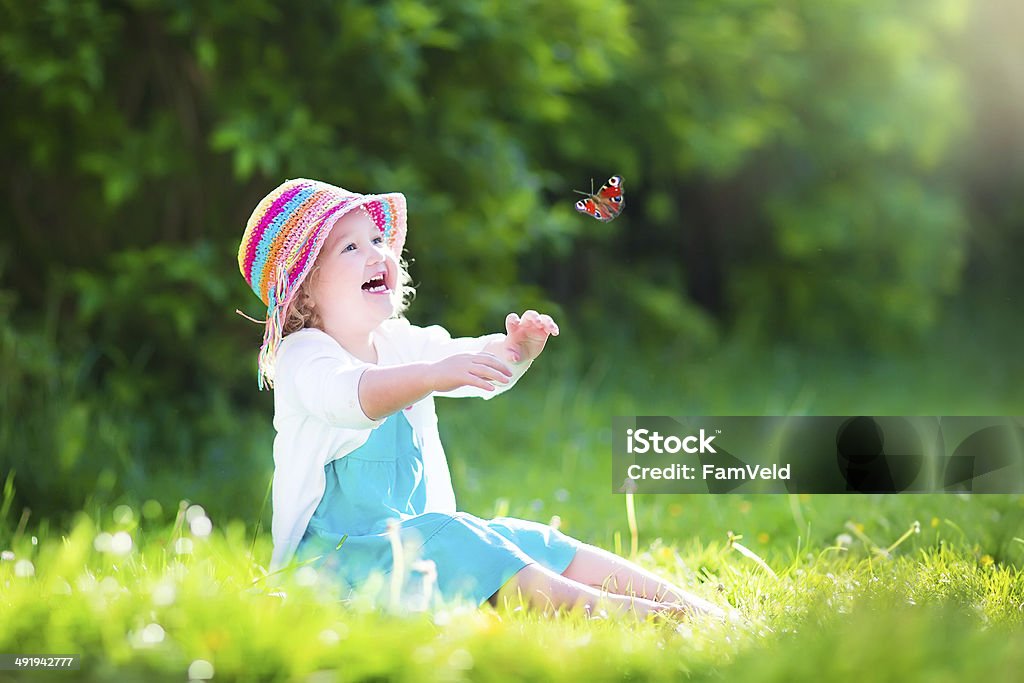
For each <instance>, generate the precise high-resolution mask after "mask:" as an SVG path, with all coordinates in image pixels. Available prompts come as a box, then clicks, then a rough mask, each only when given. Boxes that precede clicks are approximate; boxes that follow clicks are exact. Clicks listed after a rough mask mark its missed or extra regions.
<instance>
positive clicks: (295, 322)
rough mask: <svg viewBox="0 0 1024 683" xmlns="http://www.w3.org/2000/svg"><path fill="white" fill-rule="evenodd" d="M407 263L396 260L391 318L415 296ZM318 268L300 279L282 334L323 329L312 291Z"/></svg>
mask: <svg viewBox="0 0 1024 683" xmlns="http://www.w3.org/2000/svg"><path fill="white" fill-rule="evenodd" d="M408 265H409V264H408V263H406V262H405V259H400V260H399V261H398V287H397V289H398V301H397V302H396V303H395V314H394V315H393V316H392V317H393V318H401V317H402V316H403V315H404V313H405V311H406V309H407V308H409V304H410V303H412V300H413V298H414V297H415V296H416V288H415V287H413V286H412V276H411V275H409V270H408ZM319 270H320V266H319V265H314V266H313V269H312V270H310V271H309V273H308V274H307V275H306V277H305V278H304V279H303V280H302V284H301V285H299V291H298V292H296V293H295V298H293V299H292V302H291V304H289V305H288V312H287V313H286V314H285V321H284V329H283V331H282V332H283V336H287V335H289V334H291V333H292V332H298V331H299V330H302V329H305V328H307V327H315V328H316V329H318V330H322V329H324V327H323V320H322V319H321V318H320V314H319V313H318V312H317V310H316V304H315V302H314V301H313V292H312V289H313V278H315V277H316V276H317V274H318V271H319Z"/></svg>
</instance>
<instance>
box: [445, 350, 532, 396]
mask: <svg viewBox="0 0 1024 683" xmlns="http://www.w3.org/2000/svg"><path fill="white" fill-rule="evenodd" d="M428 368H429V373H430V375H429V381H430V386H431V387H433V391H442V392H443V391H452V390H454V389H458V388H459V387H465V386H470V387H479V388H480V389H484V390H486V391H494V384H493V383H492V382H501V383H502V384H508V382H509V377H511V376H512V369H511V368H510V367H509V366H508V365H506V364H505V363H504V362H503V361H501V360H500V359H499V358H498V357H497V356H495V355H494V354H492V353H459V354H456V355H454V356H449V357H447V358H444V359H442V360H439V361H437V362H436V363H429V364H428Z"/></svg>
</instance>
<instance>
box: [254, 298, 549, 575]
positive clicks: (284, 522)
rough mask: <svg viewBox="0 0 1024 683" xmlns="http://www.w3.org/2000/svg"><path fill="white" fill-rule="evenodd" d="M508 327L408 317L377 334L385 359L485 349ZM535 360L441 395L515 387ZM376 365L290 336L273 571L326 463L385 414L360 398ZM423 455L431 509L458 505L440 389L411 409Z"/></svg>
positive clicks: (359, 441)
mask: <svg viewBox="0 0 1024 683" xmlns="http://www.w3.org/2000/svg"><path fill="white" fill-rule="evenodd" d="M503 338H504V335H503V334H492V335H487V336H484V337H462V338H456V339H452V337H451V335H449V333H448V331H447V330H445V329H444V328H443V327H440V326H439V325H432V326H430V327H417V326H415V325H412V324H410V323H409V322H408V321H407V320H405V319H404V318H397V319H391V320H387V321H385V322H384V323H383V324H382V325H381V326H380V327H379V328H378V329H377V330H376V331H375V332H374V336H373V342H374V346H375V347H376V349H377V365H378V366H386V365H400V364H404V363H414V362H420V361H427V362H429V361H437V360H441V359H443V358H447V357H448V356H452V355H455V354H458V353H479V352H481V351H483V349H484V347H485V346H486V345H487V344H488V343H490V342H491V341H494V340H499V341H500V340H501V339H503ZM531 363H532V361H528V362H525V363H516V364H511V367H512V370H513V375H512V377H511V378H510V381H509V383H508V384H497V385H495V389H494V391H485V390H483V389H478V388H476V387H461V388H459V389H456V390H455V391H450V392H444V393H436V395H438V396H449V397H464V396H479V397H482V398H491V397H493V396H496V395H497V394H500V393H502V392H503V391H506V390H508V389H509V388H511V387H512V386H513V385H514V384H515V383H516V381H518V379H519V378H520V377H521V376H522V375H523V373H525V372H526V370H527V369H528V368H529V366H530V364H531ZM369 367H374V366H373V364H372V363H367V362H366V361H363V360H360V359H358V358H356V357H355V356H353V355H352V354H350V353H349V352H348V351H346V350H345V349H344V348H343V347H342V346H341V345H340V344H338V342H336V341H335V340H334V338H333V337H331V336H330V335H328V334H327V333H326V332H323V331H321V330H317V329H313V328H307V329H304V330H300V331H298V332H294V333H292V334H290V335H288V336H286V337H285V338H284V340H283V341H282V343H281V348H280V349H279V351H278V356H277V365H276V368H275V380H274V428H275V429H276V430H277V436H276V438H275V439H274V485H273V500H274V510H273V519H272V523H271V531H272V534H273V538H274V552H273V556H272V557H271V561H270V571H271V572H275V571H277V570H278V569H281V568H282V567H285V566H287V564H288V563H289V562H290V561H291V559H292V557H294V554H295V550H296V549H297V548H298V545H299V541H300V540H302V536H303V534H304V533H305V531H306V526H307V525H308V524H309V520H310V519H311V518H312V517H313V512H314V511H315V510H316V507H317V505H319V504H320V500H321V499H322V498H323V495H324V490H325V488H326V479H325V475H324V466H325V465H327V463H329V462H331V461H332V460H336V459H337V458H343V457H345V456H346V455H348V454H349V453H351V452H352V451H354V450H355V449H357V448H359V447H360V446H362V445H363V444H364V443H365V442H366V440H367V439H368V438H369V436H370V431H371V430H372V429H375V428H376V427H377V426H379V425H380V424H381V423H383V421H384V419H383V418H382V419H380V420H371V419H370V418H368V417H367V416H366V414H365V413H364V412H363V409H362V406H361V405H360V403H359V395H358V387H359V379H360V377H361V376H362V374H363V372H364V371H365V370H366V369H367V368H369ZM405 411H406V412H405V416H406V417H407V418H408V420H409V423H410V424H411V425H412V428H413V430H414V431H415V433H416V434H417V436H418V437H419V440H420V443H421V449H422V454H423V464H424V483H425V485H426V501H427V502H426V509H425V510H424V512H445V513H454V512H455V493H454V491H453V490H452V481H451V474H450V473H449V471H448V461H447V459H446V458H445V454H444V449H443V448H442V446H441V439H440V437H439V436H438V433H437V413H435V412H434V394H431V395H429V396H427V397H426V398H423V399H421V400H419V401H417V402H416V403H415V404H413V405H412V406H411V407H409V408H406V409H405Z"/></svg>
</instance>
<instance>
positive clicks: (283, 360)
mask: <svg viewBox="0 0 1024 683" xmlns="http://www.w3.org/2000/svg"><path fill="white" fill-rule="evenodd" d="M369 367H371V365H370V364H369V363H365V362H363V361H359V360H357V359H355V358H353V357H351V356H350V355H349V354H346V353H344V352H342V350H341V349H340V348H339V347H338V345H337V343H336V342H334V340H332V339H331V338H330V337H328V336H327V335H326V334H324V333H322V332H319V331H306V330H303V331H301V332H296V333H293V334H291V335H289V336H287V337H285V339H284V341H283V342H282V344H281V349H280V351H279V353H278V359H277V368H276V372H275V375H276V377H275V381H274V391H275V392H280V393H281V394H282V395H281V397H280V398H281V402H282V403H283V404H284V405H287V406H289V408H291V409H292V410H294V411H296V412H299V413H304V414H308V415H312V416H314V417H316V418H318V419H320V420H322V421H324V422H326V423H327V424H329V425H331V426H332V427H343V428H348V429H369V428H374V427H377V426H378V425H380V424H381V423H382V422H383V419H381V420H373V419H371V418H369V417H367V415H366V413H364V412H363V407H362V405H361V404H360V403H359V380H360V379H361V378H362V376H363V372H365V371H366V369H367V368H369Z"/></svg>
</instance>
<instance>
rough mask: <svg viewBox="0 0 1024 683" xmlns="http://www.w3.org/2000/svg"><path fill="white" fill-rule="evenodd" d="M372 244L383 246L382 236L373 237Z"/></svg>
mask: <svg viewBox="0 0 1024 683" xmlns="http://www.w3.org/2000/svg"><path fill="white" fill-rule="evenodd" d="M373 243H374V244H384V236H383V235H381V236H380V237H374V238H373Z"/></svg>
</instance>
